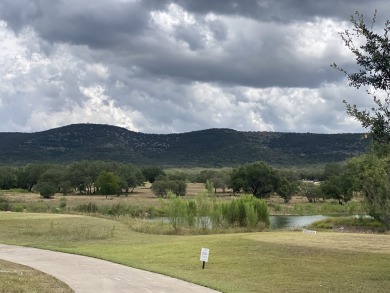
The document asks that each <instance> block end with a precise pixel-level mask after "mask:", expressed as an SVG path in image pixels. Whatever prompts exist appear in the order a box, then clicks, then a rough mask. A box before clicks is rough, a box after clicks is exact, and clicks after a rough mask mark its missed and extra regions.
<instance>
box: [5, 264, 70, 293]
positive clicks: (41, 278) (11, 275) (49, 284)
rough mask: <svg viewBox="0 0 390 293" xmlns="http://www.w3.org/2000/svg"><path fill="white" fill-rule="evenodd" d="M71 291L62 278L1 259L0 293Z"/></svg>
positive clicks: (61, 292) (65, 292)
mask: <svg viewBox="0 0 390 293" xmlns="http://www.w3.org/2000/svg"><path fill="white" fill-rule="evenodd" d="M22 292H26V293H35V292H36V293H70V292H74V291H73V290H72V289H71V288H69V287H68V286H67V285H66V284H65V283H63V282H61V281H60V280H58V279H56V278H54V277H52V276H50V275H47V274H44V273H42V272H40V271H37V270H34V269H32V268H30V267H27V266H23V265H19V264H15V263H12V262H8V261H5V260H1V259H0V293H22Z"/></svg>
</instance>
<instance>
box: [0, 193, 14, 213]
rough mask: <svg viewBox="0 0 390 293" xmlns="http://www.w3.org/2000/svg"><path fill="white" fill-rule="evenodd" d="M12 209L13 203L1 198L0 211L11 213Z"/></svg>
mask: <svg viewBox="0 0 390 293" xmlns="http://www.w3.org/2000/svg"><path fill="white" fill-rule="evenodd" d="M11 209H12V205H11V203H10V202H9V201H8V199H6V198H5V197H2V196H0V211H10V210H11Z"/></svg>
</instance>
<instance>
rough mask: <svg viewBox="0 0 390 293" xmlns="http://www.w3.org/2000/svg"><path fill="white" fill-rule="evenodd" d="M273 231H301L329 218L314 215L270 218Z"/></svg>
mask: <svg viewBox="0 0 390 293" xmlns="http://www.w3.org/2000/svg"><path fill="white" fill-rule="evenodd" d="M269 218H270V222H271V228H272V229H301V228H303V227H306V226H308V225H310V224H312V223H314V222H316V221H320V220H323V219H326V218H329V217H328V216H323V215H314V216H279V215H278V216H270V217H269Z"/></svg>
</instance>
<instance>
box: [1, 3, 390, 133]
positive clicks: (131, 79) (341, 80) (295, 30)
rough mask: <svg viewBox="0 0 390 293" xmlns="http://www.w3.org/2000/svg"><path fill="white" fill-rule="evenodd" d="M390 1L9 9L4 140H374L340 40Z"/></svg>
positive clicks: (4, 39) (386, 10) (385, 14)
mask: <svg viewBox="0 0 390 293" xmlns="http://www.w3.org/2000/svg"><path fill="white" fill-rule="evenodd" d="M376 9H377V10H378V14H377V21H376V25H377V26H378V27H377V29H378V30H380V29H381V28H383V24H384V21H385V20H386V19H387V18H389V16H390V5H388V1H387V0H371V1H367V0H355V1H352V0H351V1H349V0H326V1H318V0H176V1H165V0H0V132H36V131H42V130H47V129H51V128H55V127H60V126H65V125H69V124H74V123H102V124H109V125H116V126H120V127H124V128H127V129H129V130H132V131H138V132H144V133H182V132H189V131H195V130H202V129H209V128H231V129H235V130H240V131H277V132H313V133H346V132H363V131H364V129H363V128H361V126H360V123H359V122H357V121H355V120H354V119H352V118H350V117H349V116H348V115H347V114H346V111H345V105H344V104H343V102H342V101H343V100H344V99H345V100H347V101H348V102H351V103H352V104H357V105H358V106H359V107H362V108H370V106H371V99H370V97H369V96H367V94H366V93H365V91H364V90H362V89H360V90H356V89H354V88H350V87H349V86H348V82H347V80H346V79H345V76H344V75H343V74H342V73H341V72H339V71H337V70H335V69H333V68H331V67H330V64H332V63H333V62H336V63H337V64H338V65H340V66H341V67H343V68H347V69H349V68H354V64H355V59H354V56H353V55H352V54H351V53H350V52H349V51H348V49H347V48H346V47H345V46H344V43H343V41H342V40H341V38H340V35H339V33H340V32H342V31H343V30H345V29H351V23H350V17H351V15H352V14H354V12H355V11H359V12H361V13H363V15H364V16H365V19H366V20H367V22H368V23H370V22H371V20H372V17H373V16H374V12H375V10H376Z"/></svg>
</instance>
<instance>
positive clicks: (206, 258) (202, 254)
mask: <svg viewBox="0 0 390 293" xmlns="http://www.w3.org/2000/svg"><path fill="white" fill-rule="evenodd" d="M209 254H210V249H208V248H203V247H202V250H201V251H200V261H202V262H203V266H202V269H204V266H205V264H206V262H208V261H209Z"/></svg>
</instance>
